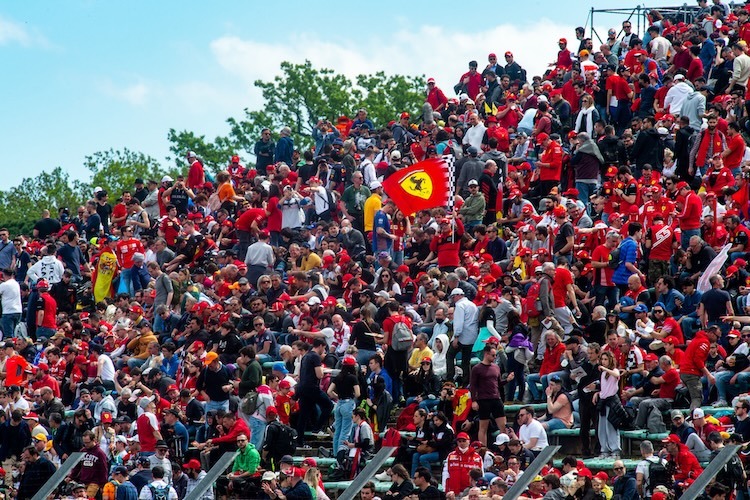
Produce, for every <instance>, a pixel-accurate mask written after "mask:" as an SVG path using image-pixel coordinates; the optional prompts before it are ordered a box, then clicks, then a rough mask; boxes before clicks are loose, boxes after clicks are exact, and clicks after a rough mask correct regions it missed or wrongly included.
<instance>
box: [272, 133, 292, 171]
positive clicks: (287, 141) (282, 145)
mask: <svg viewBox="0 0 750 500" xmlns="http://www.w3.org/2000/svg"><path fill="white" fill-rule="evenodd" d="M292 153H294V141H293V140H292V138H291V137H281V138H280V139H279V142H277V143H276V151H275V152H274V155H273V156H274V159H275V160H276V161H277V162H280V161H283V162H284V163H286V164H287V165H289V166H290V167H291V166H292Z"/></svg>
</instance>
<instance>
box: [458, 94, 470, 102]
mask: <svg viewBox="0 0 750 500" xmlns="http://www.w3.org/2000/svg"><path fill="white" fill-rule="evenodd" d="M468 99H469V96H468V95H467V94H461V95H459V96H458V100H459V101H466V100H468Z"/></svg>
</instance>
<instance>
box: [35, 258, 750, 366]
mask: <svg viewBox="0 0 750 500" xmlns="http://www.w3.org/2000/svg"><path fill="white" fill-rule="evenodd" d="M737 271H739V269H738V268H737V266H729V267H728V268H727V278H731V277H732V276H734V275H735V274H736V273H737ZM40 368H41V366H40Z"/></svg>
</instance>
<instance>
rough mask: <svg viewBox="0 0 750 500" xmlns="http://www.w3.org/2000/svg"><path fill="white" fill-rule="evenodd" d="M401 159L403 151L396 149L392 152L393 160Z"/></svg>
mask: <svg viewBox="0 0 750 500" xmlns="http://www.w3.org/2000/svg"><path fill="white" fill-rule="evenodd" d="M400 159H401V151H394V152H393V153H391V160H400Z"/></svg>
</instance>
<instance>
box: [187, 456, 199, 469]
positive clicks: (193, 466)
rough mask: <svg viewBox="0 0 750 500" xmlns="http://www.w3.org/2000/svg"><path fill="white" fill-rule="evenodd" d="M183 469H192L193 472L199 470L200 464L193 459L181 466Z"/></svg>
mask: <svg viewBox="0 0 750 500" xmlns="http://www.w3.org/2000/svg"><path fill="white" fill-rule="evenodd" d="M182 468H183V469H193V470H201V463H200V462H199V461H198V460H197V459H195V458H193V459H191V460H190V461H189V462H188V463H186V464H184V465H183V466H182Z"/></svg>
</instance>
